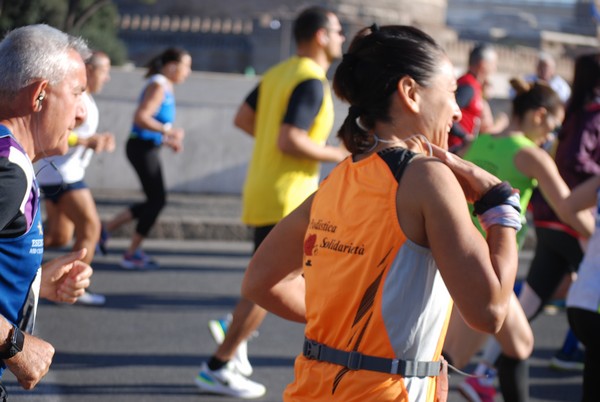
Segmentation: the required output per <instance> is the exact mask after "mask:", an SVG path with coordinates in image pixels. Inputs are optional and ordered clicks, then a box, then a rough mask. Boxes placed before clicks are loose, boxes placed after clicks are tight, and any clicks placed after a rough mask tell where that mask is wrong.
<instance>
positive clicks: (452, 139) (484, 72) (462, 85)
mask: <svg viewBox="0 0 600 402" xmlns="http://www.w3.org/2000/svg"><path fill="white" fill-rule="evenodd" d="M497 59H498V56H497V55H496V51H495V50H494V49H493V48H492V47H491V46H490V45H487V44H478V45H476V46H475V47H474V48H473V50H471V52H470V54H469V67H468V70H467V72H466V73H465V74H464V75H463V76H461V77H460V78H459V79H458V81H457V84H458V88H457V90H456V103H457V104H458V106H459V107H460V111H461V112H462V119H461V120H460V121H459V122H456V123H454V125H453V126H452V130H450V135H449V136H448V149H449V150H450V151H452V152H459V151H460V149H461V148H463V147H464V146H465V142H468V141H469V140H471V139H473V138H475V137H476V136H477V134H479V128H480V124H481V113H482V110H483V94H482V86H483V83H484V82H485V81H486V80H487V79H488V78H489V77H490V76H491V75H492V74H494V73H495V72H496V65H497Z"/></svg>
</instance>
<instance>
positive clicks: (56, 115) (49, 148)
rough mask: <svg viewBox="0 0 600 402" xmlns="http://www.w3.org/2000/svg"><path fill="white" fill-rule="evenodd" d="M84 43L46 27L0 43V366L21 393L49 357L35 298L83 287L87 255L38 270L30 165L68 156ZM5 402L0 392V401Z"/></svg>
mask: <svg viewBox="0 0 600 402" xmlns="http://www.w3.org/2000/svg"><path fill="white" fill-rule="evenodd" d="M88 55H89V51H88V49H87V46H86V45H85V43H84V42H83V41H82V40H81V39H78V38H74V37H71V36H69V35H67V34H65V33H63V32H60V31H59V30H57V29H55V28H51V27H49V26H47V25H32V26H27V27H22V28H19V29H16V30H14V31H12V32H10V33H9V34H8V35H7V36H6V37H5V38H4V40H2V42H0V183H1V186H2V188H3V191H1V192H0V294H1V295H2V297H1V298H0V299H1V300H0V359H1V360H2V364H1V367H0V375H1V372H2V371H3V370H4V369H5V368H8V369H9V370H10V371H11V372H12V373H13V374H14V375H15V377H16V378H17V380H18V381H19V383H20V384H21V386H22V387H23V388H25V389H30V388H33V387H34V386H35V385H36V384H37V383H38V382H39V381H40V380H41V378H42V377H43V376H44V375H45V374H46V372H47V371H48V369H49V367H50V363H51V361H52V356H53V354H54V349H53V347H52V345H50V344H49V343H47V342H46V341H44V340H42V339H39V338H37V337H35V336H33V335H31V333H32V331H33V327H34V323H35V314H36V308H37V301H38V297H45V298H47V299H50V300H52V301H57V302H69V303H73V302H75V300H76V299H77V297H78V296H81V295H82V294H83V292H84V289H85V288H86V287H87V286H88V285H89V277H90V276H91V274H92V269H91V267H90V266H89V265H87V264H85V263H83V262H81V261H79V260H80V259H81V258H83V257H84V256H85V253H86V250H85V249H82V250H79V251H75V252H73V253H71V254H69V255H68V256H64V257H60V258H57V259H55V260H52V261H50V262H48V263H46V264H44V266H43V267H40V266H41V262H42V253H43V250H44V248H43V231H42V224H41V219H40V209H39V206H40V200H39V189H38V185H37V182H36V179H35V174H34V170H33V166H32V161H36V160H38V159H40V158H42V157H45V156H50V155H58V154H61V153H65V152H66V151H67V136H68V133H69V132H70V131H71V130H72V129H73V127H74V125H75V121H76V118H77V117H81V116H78V115H79V114H80V113H81V110H83V109H81V105H80V104H81V94H82V93H83V91H84V90H85V87H86V76H85V66H84V64H83V58H84V57H87V56H88ZM6 398H7V396H6V392H5V390H4V388H3V387H2V386H1V384H0V401H5V400H6Z"/></svg>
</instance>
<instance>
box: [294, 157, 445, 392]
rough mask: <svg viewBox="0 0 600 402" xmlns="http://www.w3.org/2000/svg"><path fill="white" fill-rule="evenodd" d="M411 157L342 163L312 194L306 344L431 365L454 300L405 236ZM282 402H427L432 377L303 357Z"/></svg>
mask: <svg viewBox="0 0 600 402" xmlns="http://www.w3.org/2000/svg"><path fill="white" fill-rule="evenodd" d="M414 156H415V154H414V153H412V152H410V151H408V150H406V149H403V148H391V149H387V150H384V151H382V152H380V153H378V154H373V155H371V156H369V157H367V158H365V159H363V160H360V161H358V162H353V161H352V158H347V159H346V160H345V161H343V162H342V163H340V164H339V165H338V166H337V167H336V168H334V169H333V170H332V172H331V174H330V175H329V177H328V178H327V179H326V180H324V181H323V183H322V184H321V187H320V188H319V190H318V191H317V193H316V194H315V197H314V199H313V204H312V210H311V216H310V223H309V226H308V229H307V232H306V236H305V241H304V277H305V280H306V319H307V324H306V329H305V335H306V338H309V339H312V340H315V341H317V342H320V343H323V344H325V345H327V346H330V347H333V348H336V349H342V350H346V351H358V352H360V353H362V354H365V355H371V356H377V357H385V358H400V359H405V360H422V361H432V360H433V361H435V360H438V359H439V357H440V354H441V349H442V345H443V339H444V337H445V332H446V327H447V324H448V320H449V316H450V309H451V300H450V297H449V294H448V291H447V289H446V287H445V285H444V283H443V281H442V279H441V276H440V274H439V272H438V270H437V266H436V264H435V262H434V261H433V257H432V255H431V252H430V251H429V250H428V249H426V248H424V247H421V246H419V245H417V244H415V243H413V242H411V241H410V240H407V239H406V236H405V235H404V233H403V231H402V229H401V228H400V225H399V223H398V218H397V212H396V197H397V191H398V183H399V181H400V179H401V176H402V173H403V171H404V168H405V167H406V166H407V165H408V163H410V160H412V158H413V157H414ZM294 371H295V380H294V382H293V383H291V384H290V385H288V387H287V389H286V391H285V392H284V400H286V401H332V400H335V401H344V402H349V401H361V402H364V401H433V397H434V394H435V378H433V377H425V378H416V377H411V378H403V377H402V376H400V375H392V374H385V373H379V372H374V371H367V370H357V371H352V370H350V369H348V368H345V367H343V366H339V365H336V364H332V363H328V362H320V361H316V360H309V359H307V358H305V357H304V356H302V355H300V356H299V357H298V358H297V359H296V362H295V368H294Z"/></svg>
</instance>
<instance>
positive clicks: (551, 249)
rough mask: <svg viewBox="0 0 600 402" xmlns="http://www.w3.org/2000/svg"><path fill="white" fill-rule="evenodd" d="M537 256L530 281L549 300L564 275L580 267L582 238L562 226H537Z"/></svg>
mask: <svg viewBox="0 0 600 402" xmlns="http://www.w3.org/2000/svg"><path fill="white" fill-rule="evenodd" d="M535 235H536V246H535V256H534V257H533V260H532V261H531V265H530V266H529V272H528V274H527V284H528V285H529V286H530V287H531V289H533V291H534V292H535V294H536V295H537V296H538V297H539V298H540V299H541V302H542V306H543V305H544V304H546V303H547V302H548V301H549V300H550V298H551V297H552V295H553V294H554V291H555V290H556V289H557V288H558V286H559V285H560V283H561V281H562V279H563V277H564V276H565V275H566V274H569V273H571V272H576V271H577V270H578V269H579V264H580V263H581V260H582V259H583V251H582V250H581V246H580V245H579V240H577V239H576V238H575V237H573V236H571V235H570V234H568V233H566V232H563V231H562V230H555V229H547V228H540V227H536V228H535Z"/></svg>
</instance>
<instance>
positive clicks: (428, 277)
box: [242, 25, 520, 401]
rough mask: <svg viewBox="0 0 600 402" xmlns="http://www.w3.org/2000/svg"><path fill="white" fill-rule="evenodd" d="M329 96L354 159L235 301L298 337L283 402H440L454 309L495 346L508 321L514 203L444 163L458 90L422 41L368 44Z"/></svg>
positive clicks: (488, 182)
mask: <svg viewBox="0 0 600 402" xmlns="http://www.w3.org/2000/svg"><path fill="white" fill-rule="evenodd" d="M333 88H334V90H335V93H336V95H337V96H338V97H339V98H340V99H342V100H343V101H345V102H348V103H349V104H350V109H349V113H348V116H347V117H346V119H345V121H344V123H343V125H342V127H341V128H340V130H339V132H338V136H339V138H340V139H341V140H342V141H343V143H344V145H345V146H346V148H347V149H348V150H349V151H350V152H351V153H352V155H351V156H350V157H348V158H346V159H345V160H344V161H342V162H341V163H340V164H339V165H338V166H336V167H335V168H334V169H333V170H332V172H331V174H330V175H329V177H328V178H327V179H326V180H324V181H323V183H321V186H320V187H319V190H317V192H316V193H315V194H313V195H312V196H311V197H309V198H308V199H307V200H306V201H305V202H304V203H303V204H302V205H301V206H300V207H298V209H296V210H295V211H294V212H292V213H291V214H290V215H289V216H288V217H286V218H284V219H283V220H282V221H281V222H280V223H279V224H277V226H276V227H275V228H274V229H273V231H272V232H271V233H270V235H269V236H268V237H267V238H266V240H265V241H264V243H263V244H262V245H261V247H260V248H259V249H258V250H257V252H256V254H255V255H254V257H253V259H252V261H251V263H250V266H249V268H248V271H247V272H246V276H245V279H244V282H243V285H242V293H243V295H244V296H245V297H247V298H249V299H251V300H253V301H255V302H256V303H258V304H260V305H261V306H263V307H264V308H266V309H267V310H269V311H271V312H273V313H275V314H277V315H279V316H281V317H284V318H286V319H289V320H293V321H297V322H303V323H306V329H305V336H306V339H305V342H304V348H303V352H302V354H301V355H300V356H298V358H297V359H296V363H295V380H294V382H293V383H292V384H290V385H289V386H288V387H287V389H286V391H285V393H284V396H283V399H284V400H286V401H292V400H293V401H320V400H322V401H325V400H327V401H331V400H339V401H369V400H371V401H435V400H440V401H441V400H445V398H446V394H447V379H446V378H445V375H444V364H443V359H441V348H442V345H443V340H444V337H445V331H446V327H447V323H448V319H449V312H450V308H451V306H452V300H453V301H454V303H456V306H457V307H458V309H459V310H460V312H461V314H462V315H463V317H464V318H465V320H466V321H467V322H468V323H469V324H470V325H471V326H473V327H474V328H476V329H478V330H480V331H484V332H488V333H495V332H497V331H498V329H499V328H500V327H501V325H502V323H503V321H504V319H505V317H506V314H507V311H508V305H509V299H510V295H511V292H512V287H513V284H514V280H515V275H516V271H517V248H516V240H515V233H516V229H517V230H518V229H519V227H520V219H519V206H518V194H516V193H515V192H513V191H512V188H511V187H510V185H508V184H507V183H501V182H500V180H499V179H498V178H496V177H495V176H493V175H491V174H489V173H487V172H485V171H484V170H482V169H480V168H478V167H476V166H474V165H473V164H471V163H468V162H466V161H464V160H462V159H460V158H459V157H457V156H454V155H450V154H448V153H447V152H446V150H445V147H446V146H447V145H446V144H447V136H448V131H449V130H450V128H451V126H452V123H453V122H454V121H456V120H458V119H460V109H459V108H458V106H457V104H456V101H455V97H454V91H455V90H456V78H455V76H454V70H453V67H452V64H451V63H450V60H449V59H448V57H447V56H446V54H445V52H444V51H443V49H442V48H441V47H440V46H439V45H438V44H437V43H436V42H435V41H434V40H433V39H432V38H431V37H429V36H428V35H427V34H425V33H423V32H422V31H420V30H418V29H416V28H413V27H408V26H383V27H381V28H380V27H377V26H376V25H373V26H371V27H369V28H365V29H363V30H361V31H360V32H359V33H358V34H357V36H356V37H355V38H354V40H353V41H352V44H351V45H350V48H349V50H348V53H347V54H346V55H345V56H344V58H343V60H342V62H341V64H340V65H339V67H338V68H337V70H336V73H335V76H334V81H333ZM468 202H474V203H475V210H476V212H477V214H478V215H479V218H480V220H481V222H482V225H483V226H484V227H485V229H486V232H487V240H486V239H484V237H483V236H482V235H481V234H480V233H479V232H478V231H477V229H476V228H475V227H474V226H473V224H472V222H471V218H470V216H469V211H468V208H467V203H468Z"/></svg>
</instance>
